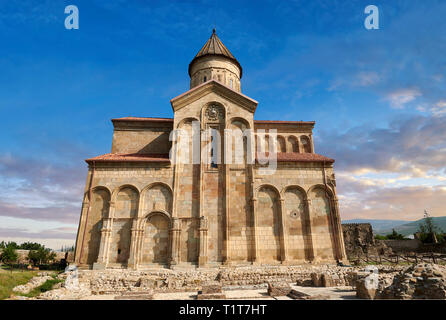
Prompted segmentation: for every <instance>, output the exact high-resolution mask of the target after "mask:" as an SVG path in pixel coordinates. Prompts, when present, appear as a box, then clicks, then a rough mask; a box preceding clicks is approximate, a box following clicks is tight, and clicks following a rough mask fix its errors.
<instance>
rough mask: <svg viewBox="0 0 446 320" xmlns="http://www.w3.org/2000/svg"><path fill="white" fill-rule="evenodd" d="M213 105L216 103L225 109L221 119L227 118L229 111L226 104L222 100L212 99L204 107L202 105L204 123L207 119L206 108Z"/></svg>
mask: <svg viewBox="0 0 446 320" xmlns="http://www.w3.org/2000/svg"><path fill="white" fill-rule="evenodd" d="M212 105H216V106H218V107H219V108H220V109H221V110H223V115H222V117H221V119H222V120H223V123H224V120H225V119H226V115H227V113H228V111H227V108H226V106H225V105H224V104H223V103H221V102H217V101H210V102H207V103H205V104H204V105H203V106H202V107H201V119H202V120H203V124H204V123H205V122H206V121H207V119H206V110H207V108H208V107H210V106H212Z"/></svg>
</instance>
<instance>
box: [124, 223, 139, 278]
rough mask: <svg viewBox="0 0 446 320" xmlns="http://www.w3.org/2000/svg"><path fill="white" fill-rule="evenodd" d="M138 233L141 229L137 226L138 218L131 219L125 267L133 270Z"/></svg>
mask: <svg viewBox="0 0 446 320" xmlns="http://www.w3.org/2000/svg"><path fill="white" fill-rule="evenodd" d="M140 234H141V230H140V229H139V228H138V219H133V221H132V228H131V231H130V256H129V260H128V262H127V267H128V268H131V269H135V270H136V268H137V265H138V261H137V260H138V243H139V236H140Z"/></svg>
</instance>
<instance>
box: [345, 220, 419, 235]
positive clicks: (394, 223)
mask: <svg viewBox="0 0 446 320" xmlns="http://www.w3.org/2000/svg"><path fill="white" fill-rule="evenodd" d="M408 222H411V221H407V220H375V219H351V220H342V223H370V224H371V225H372V228H373V232H374V233H375V234H377V233H379V232H380V231H381V230H388V229H390V230H392V228H395V227H398V226H400V225H403V224H405V223H408Z"/></svg>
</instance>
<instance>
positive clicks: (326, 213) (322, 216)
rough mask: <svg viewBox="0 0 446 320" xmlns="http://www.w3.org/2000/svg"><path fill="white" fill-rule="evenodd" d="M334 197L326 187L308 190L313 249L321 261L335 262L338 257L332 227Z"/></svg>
mask: <svg viewBox="0 0 446 320" xmlns="http://www.w3.org/2000/svg"><path fill="white" fill-rule="evenodd" d="M332 196H333V193H332V192H331V190H330V189H329V188H328V187H327V188H325V186H324V185H314V186H312V187H311V188H310V189H309V190H308V198H309V199H310V200H311V206H310V217H311V222H312V223H311V225H312V233H313V248H314V252H315V256H316V257H317V258H318V259H321V260H333V259H334V258H335V257H336V253H335V250H336V244H335V240H334V231H333V226H332V214H333V211H332V208H331V199H332Z"/></svg>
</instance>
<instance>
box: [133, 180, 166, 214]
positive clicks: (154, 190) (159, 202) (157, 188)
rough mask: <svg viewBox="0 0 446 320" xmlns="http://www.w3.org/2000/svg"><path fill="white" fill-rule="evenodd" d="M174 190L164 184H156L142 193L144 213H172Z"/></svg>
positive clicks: (149, 186)
mask: <svg viewBox="0 0 446 320" xmlns="http://www.w3.org/2000/svg"><path fill="white" fill-rule="evenodd" d="M172 205H173V192H172V188H171V187H170V186H169V185H168V184H166V183H164V182H154V183H151V184H149V185H148V186H146V187H145V188H144V189H143V190H142V191H141V206H142V209H143V211H145V212H147V211H149V212H150V211H165V212H168V213H169V214H171V213H172Z"/></svg>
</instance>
